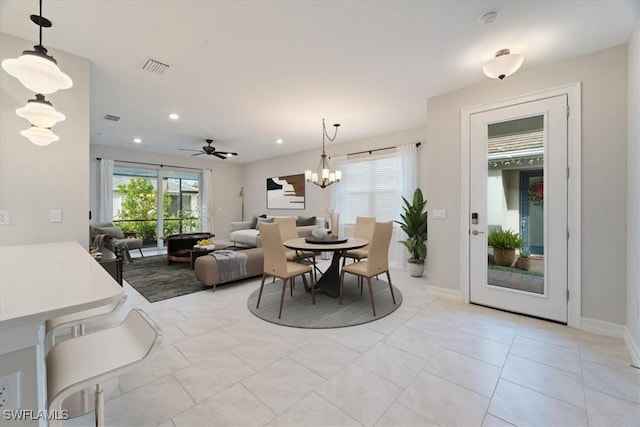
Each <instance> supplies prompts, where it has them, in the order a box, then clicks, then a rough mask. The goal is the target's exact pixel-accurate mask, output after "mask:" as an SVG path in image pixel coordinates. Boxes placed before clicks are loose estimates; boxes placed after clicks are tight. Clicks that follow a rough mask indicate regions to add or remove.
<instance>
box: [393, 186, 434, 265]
mask: <svg viewBox="0 0 640 427" xmlns="http://www.w3.org/2000/svg"><path fill="white" fill-rule="evenodd" d="M402 200H403V201H404V213H402V214H400V218H402V221H395V222H396V223H398V224H400V228H402V231H404V232H405V233H407V237H408V238H407V240H401V241H400V243H402V244H404V245H405V246H406V247H407V249H408V250H409V253H410V257H409V262H411V263H416V264H422V263H424V260H425V259H426V258H427V244H426V242H427V211H426V210H425V208H426V206H427V201H426V200H424V198H423V197H422V190H420V189H419V188H417V189H416V191H415V192H414V193H413V201H412V203H409V201H408V200H407V199H405V198H404V197H403V198H402Z"/></svg>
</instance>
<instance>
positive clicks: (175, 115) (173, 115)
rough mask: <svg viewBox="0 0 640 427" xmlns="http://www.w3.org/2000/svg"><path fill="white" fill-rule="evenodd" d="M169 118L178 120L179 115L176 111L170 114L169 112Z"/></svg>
mask: <svg viewBox="0 0 640 427" xmlns="http://www.w3.org/2000/svg"><path fill="white" fill-rule="evenodd" d="M169 118H170V119H171V120H178V119H179V118H180V116H179V115H177V114H176V113H171V114H169Z"/></svg>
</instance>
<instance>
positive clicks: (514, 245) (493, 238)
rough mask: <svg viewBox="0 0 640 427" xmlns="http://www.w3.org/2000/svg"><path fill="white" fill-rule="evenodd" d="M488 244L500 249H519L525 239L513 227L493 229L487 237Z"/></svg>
mask: <svg viewBox="0 0 640 427" xmlns="http://www.w3.org/2000/svg"><path fill="white" fill-rule="evenodd" d="M487 244H488V245H489V246H492V247H494V248H498V249H519V248H521V247H522V246H523V245H524V241H523V240H522V239H521V238H520V236H519V235H518V233H516V232H515V231H513V230H511V229H508V230H504V231H502V230H492V231H491V232H490V233H489V236H488V237H487Z"/></svg>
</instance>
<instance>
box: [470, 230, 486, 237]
mask: <svg viewBox="0 0 640 427" xmlns="http://www.w3.org/2000/svg"><path fill="white" fill-rule="evenodd" d="M471 234H473V235H474V236H477V235H478V234H484V231H478V230H473V231H472V232H471Z"/></svg>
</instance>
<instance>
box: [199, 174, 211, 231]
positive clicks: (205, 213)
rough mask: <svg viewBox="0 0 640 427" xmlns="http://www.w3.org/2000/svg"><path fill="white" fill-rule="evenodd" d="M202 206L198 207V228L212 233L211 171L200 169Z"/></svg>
mask: <svg viewBox="0 0 640 427" xmlns="http://www.w3.org/2000/svg"><path fill="white" fill-rule="evenodd" d="M201 194H202V204H201V206H200V210H201V212H202V213H201V215H200V228H201V229H202V231H204V232H209V233H213V216H214V215H213V213H214V210H213V209H214V208H213V171H212V170H211V169H202V193H201Z"/></svg>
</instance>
